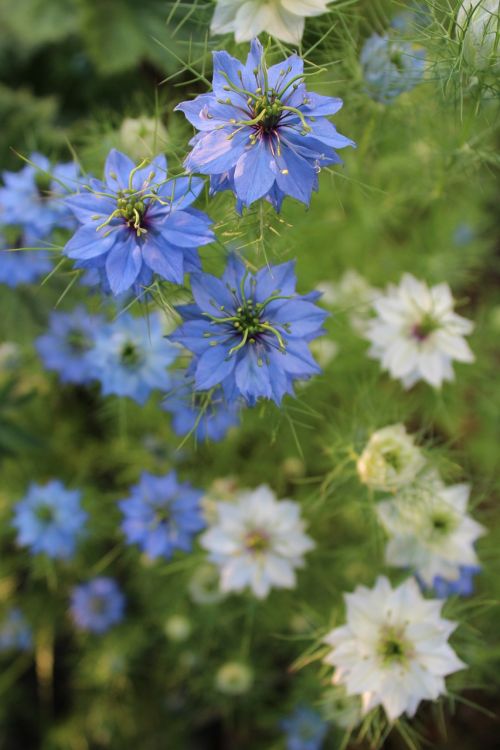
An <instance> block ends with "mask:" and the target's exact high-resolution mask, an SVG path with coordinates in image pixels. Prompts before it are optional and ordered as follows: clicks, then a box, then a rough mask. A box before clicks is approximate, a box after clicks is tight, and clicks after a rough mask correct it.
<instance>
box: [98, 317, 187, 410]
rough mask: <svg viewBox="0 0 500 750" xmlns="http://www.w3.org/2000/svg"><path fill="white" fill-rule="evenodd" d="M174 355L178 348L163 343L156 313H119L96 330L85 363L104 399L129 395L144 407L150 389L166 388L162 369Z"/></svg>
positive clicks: (166, 378)
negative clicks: (145, 316) (132, 314)
mask: <svg viewBox="0 0 500 750" xmlns="http://www.w3.org/2000/svg"><path fill="white" fill-rule="evenodd" d="M178 354H179V350H178V348H177V347H175V346H173V345H172V344H170V343H169V342H168V341H165V338H164V336H163V326H162V319H161V317H160V315H159V314H158V313H151V314H150V315H148V318H147V319H146V318H133V317H132V316H131V315H129V314H128V313H121V314H120V315H119V316H118V317H117V318H116V320H114V321H113V322H112V323H108V324H106V325H104V326H101V327H100V328H99V330H98V331H97V333H96V336H95V342H94V348H93V349H92V350H91V351H90V352H89V355H88V364H89V368H90V371H91V373H92V375H93V377H95V378H96V379H97V380H99V381H100V383H101V387H102V393H103V395H104V396H108V395H109V394H115V395H116V396H129V397H130V398H132V399H134V400H135V401H137V402H138V403H139V404H144V403H145V402H146V401H147V399H148V397H149V394H150V393H151V391H152V390H153V389H154V388H160V389H162V390H164V391H166V390H168V389H169V387H170V384H171V375H170V373H169V372H168V371H167V369H166V368H167V367H168V366H169V365H171V364H172V362H173V361H174V360H175V358H176V357H177V355H178Z"/></svg>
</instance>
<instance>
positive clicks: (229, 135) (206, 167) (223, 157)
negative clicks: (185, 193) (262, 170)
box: [185, 127, 252, 174]
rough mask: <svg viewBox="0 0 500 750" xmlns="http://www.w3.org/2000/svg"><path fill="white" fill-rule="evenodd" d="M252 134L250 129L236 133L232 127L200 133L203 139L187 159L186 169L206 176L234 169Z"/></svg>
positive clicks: (200, 139)
mask: <svg viewBox="0 0 500 750" xmlns="http://www.w3.org/2000/svg"><path fill="white" fill-rule="evenodd" d="M250 132H252V131H251V130H250V128H246V127H245V128H243V129H242V130H239V131H236V130H235V128H233V127H230V128H223V129H222V130H212V131H211V132H209V133H200V136H201V137H200V138H199V140H198V141H197V143H196V145H195V146H194V148H193V150H192V151H191V153H190V154H188V156H187V158H186V161H185V166H186V169H188V170H189V171H190V172H196V171H200V172H203V173H204V174H219V173H220V172H226V171H227V170H229V169H232V167H234V165H235V164H236V162H237V161H238V159H239V158H240V156H241V155H242V153H243V152H244V150H245V146H246V144H247V142H248V136H249V133H250Z"/></svg>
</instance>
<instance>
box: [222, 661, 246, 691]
mask: <svg viewBox="0 0 500 750" xmlns="http://www.w3.org/2000/svg"><path fill="white" fill-rule="evenodd" d="M252 684H253V672H252V670H251V669H250V667H249V666H248V665H247V664H243V662H239V661H228V662H226V663H225V664H223V665H222V667H220V668H219V669H218V670H217V673H216V675H215V687H216V688H217V690H219V691H220V692H221V693H226V694H227V695H243V693H247V692H248V691H249V690H250V688H251V687H252Z"/></svg>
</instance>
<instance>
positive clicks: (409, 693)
mask: <svg viewBox="0 0 500 750" xmlns="http://www.w3.org/2000/svg"><path fill="white" fill-rule="evenodd" d="M345 601H346V606H347V623H346V625H343V626H342V627H339V628H335V630H332V631H331V633H329V634H328V635H327V636H326V638H325V642H326V643H327V644H328V645H329V646H332V648H333V650H332V651H331V652H330V653H329V654H328V655H327V656H326V657H325V662H326V663H327V664H331V665H332V666H334V667H335V672H334V675H333V683H334V684H339V685H345V687H346V690H347V694H348V695H360V696H361V701H362V710H363V714H366V713H368V712H369V711H371V709H372V708H375V706H378V705H382V706H383V708H384V709H385V712H386V714H387V717H388V718H389V720H390V721H394V720H395V719H397V718H398V717H399V716H401V714H403V713H406V714H408V716H413V715H414V714H415V711H416V710H417V707H418V705H419V703H420V701H422V700H425V699H430V700H436V699H437V698H438V696H439V695H442V694H444V693H445V689H446V688H445V682H444V678H445V676H446V675H449V674H451V673H452V672H456V671H457V670H459V669H463V668H464V667H465V666H466V665H465V664H464V663H463V662H462V661H461V660H460V659H459V658H458V657H457V655H456V654H455V652H454V651H453V649H452V648H451V646H450V645H449V644H448V643H447V641H448V637H449V636H450V634H451V633H452V632H453V631H454V630H455V627H456V624H455V623H453V622H450V621H449V620H445V619H443V618H442V617H441V608H442V606H443V602H442V601H436V600H426V599H424V597H423V596H422V594H421V593H420V590H419V588H418V585H417V583H416V581H415V579H413V578H411V579H408V580H407V581H405V582H404V583H402V584H401V585H400V586H398V587H397V588H395V589H393V588H392V587H391V585H390V583H389V581H388V580H387V578H385V577H384V576H381V577H379V578H378V579H377V582H376V584H375V587H374V588H373V589H368V588H366V587H365V586H358V587H357V588H356V590H355V591H354V593H352V594H346V595H345Z"/></svg>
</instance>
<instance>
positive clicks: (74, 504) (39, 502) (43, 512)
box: [12, 480, 87, 559]
mask: <svg viewBox="0 0 500 750" xmlns="http://www.w3.org/2000/svg"><path fill="white" fill-rule="evenodd" d="M80 498H81V493H80V492H79V491H78V490H67V489H66V488H65V486H64V485H63V484H62V482H60V481H58V480H52V481H51V482H48V484H46V485H43V486H42V485H39V484H34V483H33V484H31V485H30V487H29V489H28V492H27V494H26V495H25V497H24V498H23V499H22V500H21V501H20V502H19V503H17V505H16V506H15V508H14V519H13V522H12V523H13V526H14V528H16V529H17V532H18V536H17V541H18V544H20V545H21V546H22V547H29V549H30V551H31V553H32V554H38V553H41V552H42V553H43V552H44V553H45V554H46V555H47V556H48V557H52V558H62V559H69V558H71V557H72V556H73V555H74V552H75V548H76V542H77V537H78V535H79V534H80V532H81V531H82V527H83V526H84V524H85V522H86V520H87V513H86V512H85V511H84V510H82V508H81V504H80Z"/></svg>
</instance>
